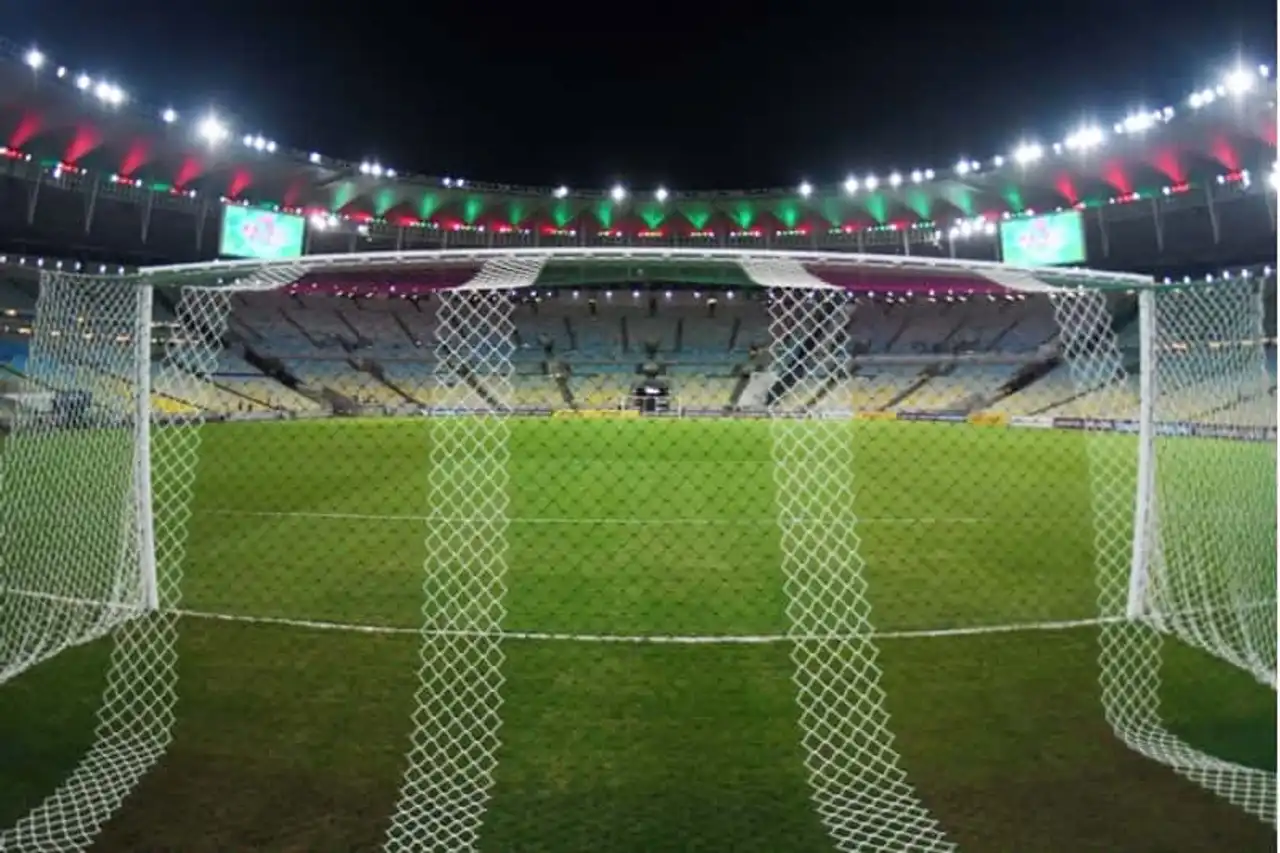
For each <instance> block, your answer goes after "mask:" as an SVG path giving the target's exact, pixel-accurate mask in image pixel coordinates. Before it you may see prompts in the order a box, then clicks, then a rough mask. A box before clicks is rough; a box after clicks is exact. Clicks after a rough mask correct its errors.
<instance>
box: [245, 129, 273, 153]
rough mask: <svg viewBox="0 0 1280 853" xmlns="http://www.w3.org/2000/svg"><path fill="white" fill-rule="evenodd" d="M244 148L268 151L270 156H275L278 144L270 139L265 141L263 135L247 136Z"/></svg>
mask: <svg viewBox="0 0 1280 853" xmlns="http://www.w3.org/2000/svg"><path fill="white" fill-rule="evenodd" d="M244 147H245V148H252V149H253V150H254V151H266V152H267V153H268V154H274V153H275V150H276V144H275V142H273V141H272V140H270V139H263V138H262V135H261V134H259V135H257V136H246V137H245V138H244Z"/></svg>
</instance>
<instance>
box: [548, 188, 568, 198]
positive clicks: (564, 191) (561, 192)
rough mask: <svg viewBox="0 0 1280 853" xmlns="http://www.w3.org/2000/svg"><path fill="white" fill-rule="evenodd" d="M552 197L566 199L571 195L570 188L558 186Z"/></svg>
mask: <svg viewBox="0 0 1280 853" xmlns="http://www.w3.org/2000/svg"><path fill="white" fill-rule="evenodd" d="M552 195H553V196H555V197H556V198H565V197H566V196H568V195H569V188H568V187H566V186H563V185H561V186H558V187H556V191H555V192H553V193H552Z"/></svg>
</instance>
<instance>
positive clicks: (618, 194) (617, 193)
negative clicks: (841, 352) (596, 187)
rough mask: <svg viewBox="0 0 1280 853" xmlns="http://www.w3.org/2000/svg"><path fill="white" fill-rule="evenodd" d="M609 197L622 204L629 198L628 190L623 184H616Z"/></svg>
mask: <svg viewBox="0 0 1280 853" xmlns="http://www.w3.org/2000/svg"><path fill="white" fill-rule="evenodd" d="M609 197H610V198H611V199H613V200H614V201H618V202H620V201H622V200H623V199H625V198H626V197H627V188H626V187H624V186H623V185H622V184H614V185H613V189H611V190H609Z"/></svg>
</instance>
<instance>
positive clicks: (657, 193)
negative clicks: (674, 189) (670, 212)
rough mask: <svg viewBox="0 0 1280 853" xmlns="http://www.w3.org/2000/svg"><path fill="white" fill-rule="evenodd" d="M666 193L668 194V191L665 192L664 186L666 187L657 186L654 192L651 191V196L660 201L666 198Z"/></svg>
mask: <svg viewBox="0 0 1280 853" xmlns="http://www.w3.org/2000/svg"><path fill="white" fill-rule="evenodd" d="M668 195H669V193H668V192H667V188H666V187H658V189H656V190H655V191H654V193H653V197H654V198H656V199H657V200H658V201H660V202H661V201H666V200H667V197H668Z"/></svg>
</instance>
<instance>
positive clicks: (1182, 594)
mask: <svg viewBox="0 0 1280 853" xmlns="http://www.w3.org/2000/svg"><path fill="white" fill-rule="evenodd" d="M1215 290H1216V291H1217V292H1216V293H1212V292H1210V291H1209V290H1208V289H1205V290H1202V291H1183V292H1167V293H1161V294H1158V295H1156V294H1152V295H1149V296H1147V297H1145V299H1146V300H1147V302H1148V305H1149V308H1148V309H1147V310H1148V311H1150V309H1151V308H1154V309H1155V310H1154V311H1150V313H1149V314H1148V315H1147V322H1148V323H1150V327H1149V329H1147V330H1146V332H1145V334H1144V335H1142V336H1141V338H1144V339H1146V340H1148V341H1149V342H1150V343H1149V344H1148V345H1146V346H1143V347H1142V349H1143V350H1144V351H1145V352H1146V353H1147V354H1150V353H1151V352H1154V353H1155V360H1154V361H1153V362H1152V367H1153V368H1154V369H1153V370H1152V371H1151V374H1150V379H1149V381H1148V382H1147V383H1145V384H1144V386H1142V390H1145V392H1146V395H1147V396H1146V399H1147V400H1148V401H1149V406H1150V415H1151V419H1152V420H1153V424H1152V427H1151V429H1152V436H1153V440H1152V443H1153V447H1152V452H1151V453H1150V455H1149V456H1148V460H1149V461H1148V462H1147V463H1146V466H1150V467H1146V466H1144V465H1143V464H1140V463H1138V462H1137V460H1135V458H1134V452H1133V448H1132V446H1131V445H1129V444H1128V443H1127V442H1122V441H1118V440H1117V437H1116V436H1114V435H1111V434H1108V433H1109V431H1110V429H1111V427H1112V424H1113V423H1114V421H1113V419H1114V418H1116V417H1117V413H1118V414H1119V417H1122V418H1127V417H1128V418H1131V417H1134V416H1136V415H1138V414H1139V413H1140V411H1141V406H1138V405H1136V403H1138V402H1139V401H1137V400H1135V399H1134V390H1135V389H1134V387H1133V385H1132V383H1131V382H1130V381H1129V379H1128V377H1127V375H1126V371H1125V356H1124V353H1123V352H1122V350H1121V347H1120V346H1119V342H1118V341H1117V340H1116V338H1115V336H1114V335H1113V334H1112V333H1111V329H1110V326H1111V322H1112V317H1111V313H1110V312H1109V311H1108V308H1107V305H1106V303H1105V300H1104V298H1103V297H1102V296H1101V295H1100V294H1097V293H1074V294H1070V295H1067V296H1063V297H1061V298H1059V299H1058V300H1057V302H1056V305H1057V316H1058V320H1059V323H1060V325H1061V328H1062V330H1063V349H1064V353H1065V354H1066V356H1067V360H1068V363H1069V364H1070V365H1071V373H1072V377H1073V379H1074V380H1075V384H1076V388H1077V390H1078V392H1079V393H1080V394H1082V395H1085V397H1086V399H1088V401H1089V404H1088V408H1087V410H1085V411H1083V412H1082V413H1081V417H1083V418H1084V419H1085V421H1086V423H1085V427H1086V428H1087V429H1090V437H1089V441H1088V448H1089V454H1090V469H1091V472H1092V480H1093V504H1094V519H1095V529H1096V558H1097V564H1098V583H1099V588H1100V598H1099V609H1100V617H1101V619H1102V620H1103V626H1102V629H1101V667H1102V674H1101V685H1102V702H1103V708H1104V712H1105V715H1106V717H1107V720H1108V722H1109V723H1110V724H1111V726H1112V728H1113V730H1114V731H1115V732H1116V734H1117V735H1118V736H1119V737H1120V738H1121V740H1122V741H1124V742H1125V743H1126V744H1127V745H1128V746H1129V747H1131V748H1132V749H1134V750H1136V751H1137V752H1139V753H1141V754H1143V755H1145V756H1147V757H1149V758H1152V759H1154V760H1156V761H1159V762H1160V763H1162V764H1165V765H1167V766H1169V767H1171V768H1173V769H1174V770H1176V771H1177V772H1179V773H1181V774H1183V775H1185V776H1187V777H1188V778H1190V779H1192V780H1194V781H1196V782H1197V783H1199V784H1200V785H1202V786H1204V787H1206V788H1208V789H1209V790H1212V791H1214V792H1215V793H1217V794H1219V795H1220V796H1223V797H1225V798H1226V799H1228V800H1230V801H1231V802H1233V803H1235V804H1237V805H1239V806H1240V807H1242V808H1244V809H1246V810H1247V811H1249V812H1251V813H1253V814H1256V815H1257V816H1259V817H1261V818H1263V819H1264V820H1267V821H1269V822H1271V823H1274V822H1275V807H1276V787H1275V773H1274V772H1271V771H1265V770H1260V769H1257V768H1253V767H1247V766H1243V765H1241V764H1238V763H1235V762H1232V761H1228V760H1224V759H1221V758H1217V757H1214V756H1212V755H1209V754H1207V753H1205V752H1203V751H1201V750H1199V749H1197V748H1195V747H1193V746H1191V745H1190V744H1188V743H1187V742H1185V741H1184V740H1183V739H1182V738H1180V737H1178V736H1177V735H1176V734H1174V733H1173V732H1171V731H1170V730H1169V728H1168V724H1167V722H1166V720H1165V719H1163V718H1162V714H1161V697H1160V693H1161V668H1162V663H1163V660H1164V656H1163V654H1162V642H1163V641H1162V635H1161V633H1160V632H1161V631H1168V632H1170V633H1172V634H1173V635H1174V636H1177V637H1179V638H1180V639H1183V640H1185V641H1186V642H1188V643H1190V644H1192V645H1196V646H1199V647H1201V648H1204V649H1206V650H1207V651H1209V652H1210V653H1212V654H1215V655H1217V656H1219V657H1221V658H1223V659H1226V660H1228V661H1230V662H1232V663H1234V664H1236V665H1237V666H1239V667H1241V668H1242V669H1244V670H1246V671H1248V672H1250V673H1251V674H1253V675H1255V677H1257V678H1259V680H1262V681H1264V682H1266V683H1270V684H1272V685H1274V683H1275V680H1274V671H1275V618H1276V614H1275V582H1276V581H1275V578H1276V563H1275V554H1276V551H1275V544H1274V542H1275V527H1274V519H1275V503H1274V501H1275V479H1274V477H1275V474H1274V472H1275V446H1274V440H1275V436H1274V433H1271V434H1270V435H1268V433H1267V431H1266V427H1268V426H1273V425H1274V417H1275V416H1274V409H1271V411H1270V412H1269V413H1267V412H1265V411H1263V408H1262V406H1259V405H1258V400H1259V397H1260V396H1261V397H1264V398H1265V397H1266V395H1267V387H1268V385H1269V382H1268V380H1267V374H1266V371H1265V365H1264V363H1263V358H1264V356H1263V351H1262V346H1261V343H1262V302H1261V298H1260V295H1259V292H1258V291H1257V289H1256V288H1255V287H1253V286H1251V285H1250V284H1249V283H1247V282H1243V283H1240V284H1237V285H1233V286H1225V287H1223V288H1215ZM1211 303H1212V304H1211ZM1137 343H1139V345H1140V346H1141V340H1140V341H1138V342H1137ZM1089 419H1096V420H1095V421H1094V422H1093V423H1089V422H1088V421H1089ZM1224 419H1225V420H1224ZM1224 425H1225V426H1228V427H1229V429H1227V430H1225V431H1220V432H1215V431H1206V430H1205V428H1206V427H1213V426H1224ZM1135 429H1136V424H1135ZM1191 436H1202V438H1194V437H1191ZM1203 436H1214V438H1212V439H1205V438H1203ZM1226 436H1229V437H1231V438H1236V439H1240V438H1245V439H1249V440H1246V441H1241V442H1235V441H1224V440H1223V437H1226ZM1144 479H1147V480H1149V482H1150V484H1151V487H1150V488H1149V490H1144V489H1142V488H1141V485H1140V481H1142V480H1144ZM1144 491H1145V494H1146V495H1148V497H1146V498H1144V497H1143V494H1144ZM1244 495H1248V496H1249V497H1247V498H1245V497H1244ZM1135 505H1136V509H1135ZM1135 529H1136V530H1138V531H1141V532H1140V534H1139V535H1137V536H1135V535H1134V531H1135ZM1135 599H1137V600H1135ZM1135 611H1136V612H1137V613H1139V614H1141V616H1140V618H1139V619H1137V620H1133V619H1130V618H1129V617H1130V616H1131V615H1132V614H1133V613H1134V612H1135ZM1268 656H1269V658H1268ZM1268 661H1269V662H1268Z"/></svg>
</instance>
